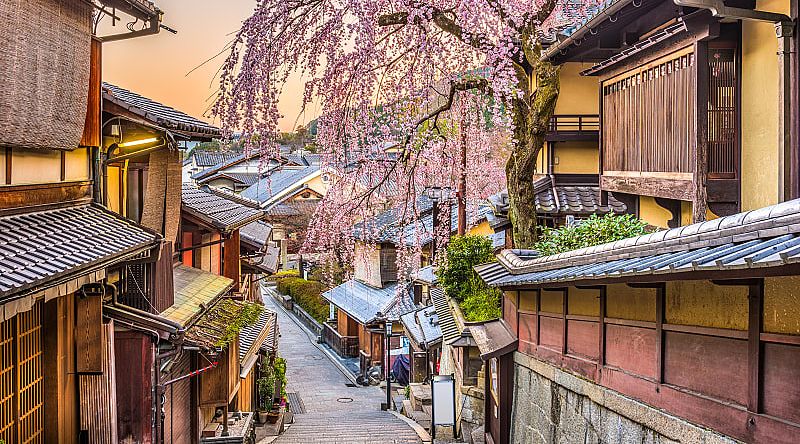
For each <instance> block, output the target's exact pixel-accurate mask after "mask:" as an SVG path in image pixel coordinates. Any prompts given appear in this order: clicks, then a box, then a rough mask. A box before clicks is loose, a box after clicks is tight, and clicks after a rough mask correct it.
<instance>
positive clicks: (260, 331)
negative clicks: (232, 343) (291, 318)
mask: <svg viewBox="0 0 800 444" xmlns="http://www.w3.org/2000/svg"><path fill="white" fill-rule="evenodd" d="M259 350H262V351H264V352H266V353H272V352H277V351H278V315H277V313H275V312H274V311H271V310H267V309H266V308H265V309H264V310H263V311H262V312H261V315H259V317H258V320H257V321H256V322H255V324H253V325H248V326H245V327H243V328H242V329H241V330H240V331H239V364H240V365H241V373H240V376H242V377H247V374H248V373H249V372H250V369H252V368H253V364H255V362H256V358H258V351H259Z"/></svg>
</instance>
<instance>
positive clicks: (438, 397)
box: [431, 375, 456, 427]
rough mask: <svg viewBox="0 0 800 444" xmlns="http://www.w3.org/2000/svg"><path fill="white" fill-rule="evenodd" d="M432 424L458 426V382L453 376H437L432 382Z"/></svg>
mask: <svg viewBox="0 0 800 444" xmlns="http://www.w3.org/2000/svg"><path fill="white" fill-rule="evenodd" d="M431 404H433V405H432V407H433V409H432V412H431V423H432V424H433V425H434V426H440V425H443V426H454V427H455V425H456V382H455V379H454V378H453V375H435V376H434V377H433V380H432V381H431Z"/></svg>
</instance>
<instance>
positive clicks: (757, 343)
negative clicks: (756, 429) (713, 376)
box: [747, 280, 764, 413]
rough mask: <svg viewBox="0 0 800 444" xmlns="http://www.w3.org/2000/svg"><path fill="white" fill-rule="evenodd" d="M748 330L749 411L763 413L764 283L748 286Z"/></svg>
mask: <svg viewBox="0 0 800 444" xmlns="http://www.w3.org/2000/svg"><path fill="white" fill-rule="evenodd" d="M748 289H749V291H748V301H749V304H748V305H749V307H748V310H749V312H748V316H749V322H748V328H747V373H748V378H747V410H748V411H749V412H751V413H760V412H761V402H760V397H761V359H762V356H761V324H762V322H763V315H762V313H763V306H764V281H763V280H761V281H760V282H758V283H754V284H751V285H749V286H748Z"/></svg>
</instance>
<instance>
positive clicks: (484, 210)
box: [353, 196, 492, 246]
mask: <svg viewBox="0 0 800 444" xmlns="http://www.w3.org/2000/svg"><path fill="white" fill-rule="evenodd" d="M416 205H417V207H416V213H417V214H418V219H417V220H416V221H414V222H410V223H408V224H406V225H404V226H402V227H400V226H399V223H400V219H401V217H402V216H403V214H402V212H403V208H402V207H401V208H390V209H388V210H386V211H384V212H382V213H379V214H378V215H377V216H375V217H372V218H370V219H368V220H367V221H365V222H359V223H358V224H356V225H355V226H354V227H353V236H354V237H355V238H356V239H358V240H361V241H368V242H377V243H381V242H395V241H397V240H398V236H402V239H403V241H404V243H405V244H406V245H407V246H414V244H415V243H416V242H417V236H419V242H420V244H421V245H423V246H424V245H426V244H428V243H429V242H430V241H431V240H432V237H431V232H432V231H433V212H432V211H431V210H432V209H433V202H432V201H431V200H430V199H428V198H427V197H425V196H420V197H418V198H417V203H416ZM408 211H413V210H412V209H411V208H409V210H408ZM491 212H492V209H491V207H490V206H488V205H486V204H478V205H477V206H476V205H471V204H468V206H467V219H468V220H467V223H468V224H469V225H476V224H478V223H480V222H481V221H483V220H484V219H486V218H487V216H489V215H490V214H491ZM409 214H410V213H409ZM450 226H451V227H452V230H453V233H455V232H456V231H457V230H458V212H457V207H456V206H455V205H453V206H452V207H451V212H450Z"/></svg>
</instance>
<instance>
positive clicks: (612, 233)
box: [533, 214, 648, 256]
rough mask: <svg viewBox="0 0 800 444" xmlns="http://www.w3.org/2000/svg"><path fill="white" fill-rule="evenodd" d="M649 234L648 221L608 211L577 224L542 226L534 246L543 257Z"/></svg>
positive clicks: (593, 215)
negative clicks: (552, 226) (553, 226)
mask: <svg viewBox="0 0 800 444" xmlns="http://www.w3.org/2000/svg"><path fill="white" fill-rule="evenodd" d="M647 233H648V228H647V224H646V223H645V222H642V221H641V220H639V219H637V218H636V217H635V216H633V215H630V214H623V215H614V214H606V215H605V216H602V217H598V216H597V215H596V214H592V215H591V216H590V217H589V218H588V219H585V220H583V221H581V222H580V223H579V224H576V225H572V226H568V227H561V228H547V227H545V228H543V229H542V233H541V235H540V238H539V241H538V242H536V243H535V244H534V247H533V248H534V249H535V250H536V251H538V252H539V254H541V255H542V256H550V255H552V254H558V253H563V252H565V251H571V250H577V249H578V248H584V247H591V246H594V245H600V244H605V243H608V242H614V241H618V240H621V239H627V238H629V237H634V236H640V235H642V234H647Z"/></svg>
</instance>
